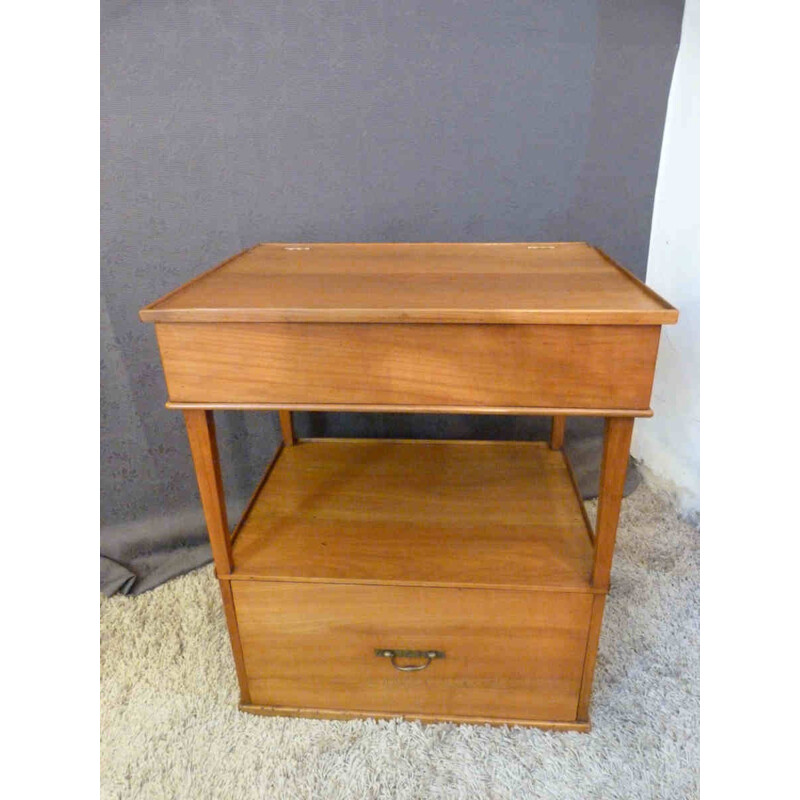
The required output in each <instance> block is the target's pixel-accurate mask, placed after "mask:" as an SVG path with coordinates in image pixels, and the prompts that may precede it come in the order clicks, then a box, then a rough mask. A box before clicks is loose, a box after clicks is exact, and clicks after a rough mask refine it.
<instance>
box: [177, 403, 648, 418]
mask: <svg viewBox="0 0 800 800" xmlns="http://www.w3.org/2000/svg"><path fill="white" fill-rule="evenodd" d="M164 406H165V407H166V408H169V409H173V410H178V411H182V410H183V409H185V408H199V409H203V410H213V411H278V410H280V409H282V408H285V406H284V405H282V404H280V403H191V402H188V403H184V402H180V401H176V402H173V401H171V400H168V401H167V402H166V403H165V404H164ZM291 409H292V411H349V412H353V413H360V414H369V413H384V412H390V413H393V414H486V415H504V414H517V415H520V416H533V417H551V416H553V415H562V416H565V417H644V418H647V417H652V416H653V409H652V408H641V409H635V408H580V407H579V406H576V407H573V408H548V407H547V406H514V407H511V406H431V405H415V406H406V405H375V404H374V403H292V405H291Z"/></svg>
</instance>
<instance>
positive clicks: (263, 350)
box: [156, 322, 660, 410]
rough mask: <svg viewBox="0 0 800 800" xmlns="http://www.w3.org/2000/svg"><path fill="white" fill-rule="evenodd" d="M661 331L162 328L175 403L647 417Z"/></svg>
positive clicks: (479, 327)
mask: <svg viewBox="0 0 800 800" xmlns="http://www.w3.org/2000/svg"><path fill="white" fill-rule="evenodd" d="M659 331H660V328H659V326H657V325H656V326H653V325H645V326H642V325H638V326H636V325H458V324H455V325H436V324H358V325H356V324H338V323H225V322H219V323H159V324H157V325H156V332H157V335H158V342H159V347H160V349H161V358H162V361H163V364H164V374H165V376H166V381H167V389H168V392H169V398H170V400H171V401H172V402H176V403H182V402H183V403H205V404H213V403H223V404H225V403H227V404H240V405H241V404H247V403H253V404H258V403H269V404H275V405H282V406H292V405H305V406H308V405H312V406H313V405H317V406H326V405H327V406H331V405H332V406H368V405H378V406H400V407H403V406H423V407H429V408H431V407H433V408H439V407H447V406H454V407H462V408H463V407H467V408H476V407H477V408H480V407H489V408H508V409H513V408H514V407H517V408H534V407H539V408H567V407H569V408H586V409H622V410H646V409H647V408H648V406H649V404H650V393H651V390H652V384H653V371H654V369H655V361H656V353H657V350H658V339H659Z"/></svg>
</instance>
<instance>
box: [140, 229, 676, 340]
mask: <svg viewBox="0 0 800 800" xmlns="http://www.w3.org/2000/svg"><path fill="white" fill-rule="evenodd" d="M139 315H140V317H141V319H142V320H143V321H145V322H395V323H397V322H416V323H428V322H431V323H507V324H511V323H515V324H551V325H554V324H558V325H564V324H567V325H662V324H670V323H673V322H676V321H677V319H678V312H677V311H676V310H675V309H674V308H673V307H672V306H671V305H670V304H669V303H667V302H666V301H665V300H663V299H662V298H661V297H659V296H658V295H657V294H656V293H655V292H653V291H652V290H651V289H649V288H648V287H647V286H645V285H644V284H643V283H642V282H641V281H640V280H638V279H637V278H636V277H635V276H633V275H632V274H631V273H629V272H628V271H627V270H625V269H623V268H622V267H620V266H619V265H617V264H615V263H614V262H613V261H612V260H611V259H610V258H609V257H608V256H607V255H605V253H603V252H602V251H600V250H598V249H597V248H594V247H591V246H590V245H588V244H586V243H585V242H542V243H535V242H523V243H516V244H506V243H489V244H474V243H464V244H438V243H437V244H429V243H408V244H340V243H331V244H328V243H324V244H315V243H308V244H289V243H280V244H278V243H275V244H259V245H256V246H255V247H252V248H251V249H250V250H246V251H245V252H243V253H240V254H239V255H237V256H234V257H233V258H231V259H229V260H228V261H226V262H224V263H222V264H220V265H219V266H217V267H214V268H213V269H212V270H209V271H208V272H206V273H204V274H202V275H200V276H198V277H197V278H195V279H194V280H192V281H189V283H186V284H184V285H183V286H181V287H179V288H178V289H175V290H174V291H172V292H170V293H169V294H167V295H165V296H164V297H162V298H161V299H160V300H157V301H156V302H155V303H152V304H151V305H149V306H146V307H145V308H143V309H142V310H141V311H140V312H139Z"/></svg>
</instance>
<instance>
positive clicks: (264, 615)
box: [232, 581, 592, 721]
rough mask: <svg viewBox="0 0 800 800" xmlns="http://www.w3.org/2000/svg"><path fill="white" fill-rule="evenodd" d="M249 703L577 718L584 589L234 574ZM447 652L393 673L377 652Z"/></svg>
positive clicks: (588, 603) (587, 606)
mask: <svg viewBox="0 0 800 800" xmlns="http://www.w3.org/2000/svg"><path fill="white" fill-rule="evenodd" d="M232 587H233V594H234V599H235V602H236V609H237V613H238V617H239V633H240V637H241V641H242V649H243V652H244V661H245V668H246V671H247V677H248V684H249V687H250V696H251V699H252V702H253V703H254V704H256V705H264V706H279V707H280V706H290V707H295V708H328V709H344V710H347V709H363V710H365V711H367V712H369V711H373V710H374V711H379V712H384V713H385V712H390V713H395V714H398V713H403V714H414V713H419V714H433V715H436V716H452V715H466V716H474V715H476V714H479V715H480V716H485V717H488V718H498V719H509V718H514V719H526V718H527V719H541V720H551V721H576V713H577V703H578V693H579V690H580V684H581V677H582V673H583V664H584V654H585V649H586V636H587V630H588V626H589V616H590V613H591V607H592V596H591V595H588V594H578V593H563V594H558V593H555V592H542V593H541V594H537V593H534V592H494V591H485V590H481V589H460V590H459V589H430V588H425V589H420V588H415V587H394V586H381V587H375V586H369V587H367V586H345V585H339V586H334V585H319V584H280V583H269V582H249V581H233V582H232ZM385 647H391V648H398V649H413V650H417V649H436V650H442V651H444V652H445V658H443V659H437V660H435V661H433V662H432V663H431V665H430V666H429V667H428V668H427V669H425V670H422V671H420V672H408V673H402V672H398V671H397V670H395V669H393V668H392V666H391V664H390V663H389V661H388V659H385V658H378V657H376V656H375V654H374V650H375V648H385Z"/></svg>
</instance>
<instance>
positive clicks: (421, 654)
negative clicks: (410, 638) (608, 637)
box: [375, 647, 444, 672]
mask: <svg viewBox="0 0 800 800" xmlns="http://www.w3.org/2000/svg"><path fill="white" fill-rule="evenodd" d="M375 655H376V656H378V657H379V658H389V659H391V661H392V666H393V667H394V668H395V669H397V670H400V672H419V671H420V670H421V669H425V668H426V667H429V666H430V665H431V661H433V659H434V658H444V652H443V651H442V650H387V649H385V648H383V647H376V648H375ZM398 658H424V659H425V663H424V664H417V665H409V666H406V667H401V666H400V665H399V664H398V663H397V659H398Z"/></svg>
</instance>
